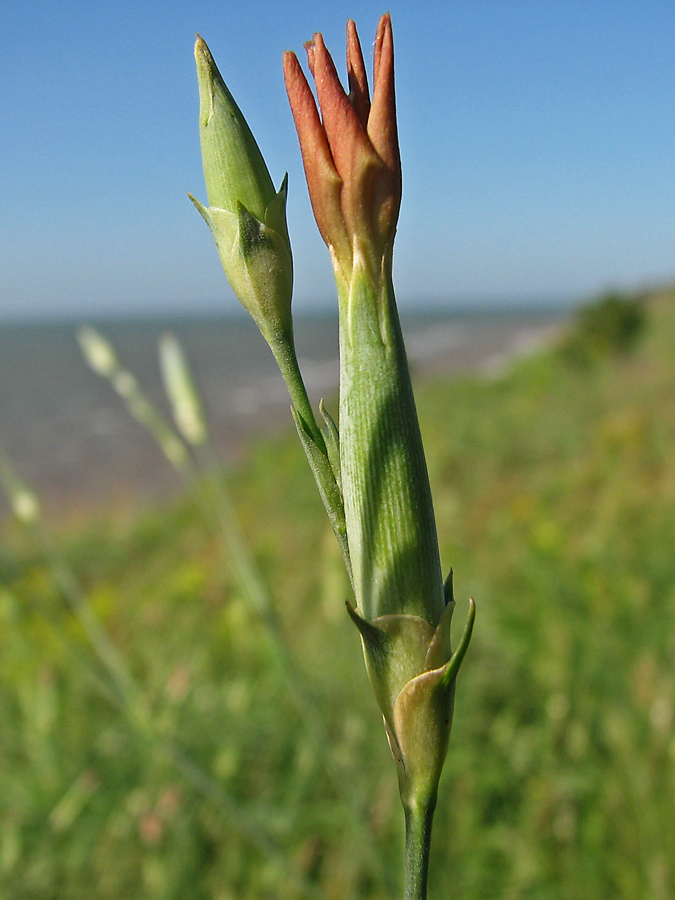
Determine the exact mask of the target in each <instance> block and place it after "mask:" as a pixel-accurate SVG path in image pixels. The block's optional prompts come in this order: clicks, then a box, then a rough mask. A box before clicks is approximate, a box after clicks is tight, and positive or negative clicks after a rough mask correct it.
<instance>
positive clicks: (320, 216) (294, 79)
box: [284, 51, 349, 255]
mask: <svg viewBox="0 0 675 900" xmlns="http://www.w3.org/2000/svg"><path fill="white" fill-rule="evenodd" d="M284 79H285V82H286V92H287V93H288V99H289V101H290V105H291V111H292V113H293V120H294V122H295V127H296V130H297V132H298V138H299V139H300V150H301V152H302V162H303V165H304V168H305V177H306V178H307V186H308V188H309V193H310V198H311V200H312V208H313V210H314V215H315V217H316V221H317V225H318V226H319V231H320V232H321V236H322V237H323V239H324V241H325V242H326V243H327V244H328V245H329V247H334V249H335V252H336V253H337V254H338V255H340V253H344V252H347V253H349V241H348V238H347V234H346V232H345V229H344V222H343V220H342V210H341V207H340V192H341V189H342V181H341V179H340V176H339V175H338V173H337V171H336V169H335V165H334V163H333V157H332V154H331V151H330V147H329V146H328V139H327V138H326V133H325V131H324V130H323V126H322V124H321V120H320V118H319V113H318V111H317V108H316V103H315V102H314V95H313V94H312V91H311V89H310V87H309V85H308V84H307V79H306V78H305V75H304V72H303V71H302V69H301V67H300V63H299V62H298V58H297V57H296V55H295V53H292V52H290V51H289V52H286V53H284Z"/></svg>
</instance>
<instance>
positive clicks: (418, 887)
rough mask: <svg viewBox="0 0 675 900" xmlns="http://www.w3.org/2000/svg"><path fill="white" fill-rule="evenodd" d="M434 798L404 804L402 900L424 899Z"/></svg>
mask: <svg viewBox="0 0 675 900" xmlns="http://www.w3.org/2000/svg"><path fill="white" fill-rule="evenodd" d="M435 808H436V797H435V796H434V797H433V798H432V799H430V800H427V801H426V802H422V803H409V804H407V805H406V804H405V803H404V811H405V887H404V892H403V900H426V896H427V880H428V876H429V848H430V846H431V826H432V823H433V818H434V810H435Z"/></svg>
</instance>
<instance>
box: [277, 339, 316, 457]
mask: <svg viewBox="0 0 675 900" xmlns="http://www.w3.org/2000/svg"><path fill="white" fill-rule="evenodd" d="M268 343H269V345H270V349H271V350H272V353H273V354H274V358H275V360H276V361H277V365H278V366H279V370H280V372H281V374H282V377H283V379H284V381H285V382H286V387H287V388H288V393H289V394H290V396H291V401H292V403H293V406H294V407H295V411H296V412H297V413H298V415H299V416H300V417H301V418H302V419H303V420H304V422H305V424H306V425H307V427H308V429H309V431H310V433H311V435H312V437H313V438H314V440H315V442H316V444H317V446H318V447H319V449H320V450H321V451H322V452H323V453H326V443H325V441H324V438H323V434H322V433H321V429H320V428H319V426H318V425H317V424H316V419H315V418H314V413H313V411H312V404H311V403H310V401H309V397H308V395H307V388H306V387H305V383H304V381H303V380H302V374H301V372H300V366H299V365H298V358H297V356H296V355H295V346H294V341H293V335H292V334H286V335H284V337H283V339H281V340H275V339H272V338H270V339H268Z"/></svg>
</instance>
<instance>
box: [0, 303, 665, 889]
mask: <svg viewBox="0 0 675 900" xmlns="http://www.w3.org/2000/svg"><path fill="white" fill-rule="evenodd" d="M645 311H646V319H645V326H644V328H643V330H642V331H641V332H640V334H639V337H638V340H637V342H636V344H635V346H634V347H633V348H632V349H626V348H625V347H623V345H622V344H621V342H617V341H614V342H612V341H610V342H609V346H604V345H603V344H602V342H601V341H596V342H595V343H593V341H592V340H591V342H590V346H591V349H590V350H588V347H586V345H585V344H584V342H583V340H582V339H580V338H579V335H577V336H576V338H575V339H574V340H570V341H568V342H567V349H566V350H565V351H564V352H563V351H562V350H560V349H559V348H554V349H550V350H546V351H543V352H539V353H537V354H536V355H534V356H531V357H529V358H528V359H526V360H523V361H521V362H518V363H517V364H516V365H514V366H513V367H511V368H510V369H509V370H508V371H505V372H503V373H500V374H498V375H492V376H490V377H489V378H487V377H477V376H476V377H470V378H461V379H454V380H452V381H439V382H438V383H433V384H429V383H427V384H424V385H423V386H421V387H420V388H419V390H418V406H419V411H420V418H421V424H422V432H423V437H424V440H425V446H426V448H427V456H428V463H429V469H430V476H431V482H432V489H433V491H434V498H435V505H436V514H437V519H438V526H439V531H440V540H441V551H442V558H443V561H444V565H445V566H447V567H448V568H449V567H450V566H451V565H452V566H453V568H454V572H455V595H456V598H457V600H458V606H457V611H456V614H455V615H456V618H457V622H456V626H457V631H458V632H459V630H460V628H461V627H462V626H463V623H464V617H465V615H466V599H467V598H468V596H469V595H471V596H473V597H474V598H475V599H476V602H477V605H478V613H477V620H476V628H475V631H474V638H473V641H472V645H471V647H470V648H469V652H468V655H467V658H466V659H465V661H464V664H463V667H462V670H461V673H460V676H459V682H458V689H457V702H456V713H455V725H454V729H453V735H452V739H451V745H450V752H449V756H448V761H447V764H446V769H445V773H444V777H443V782H442V791H441V798H440V801H439V808H438V812H437V819H436V825H435V834H434V843H433V848H432V870H431V887H430V896H431V898H432V900H441V898H443V900H496V898H499V900H675V551H674V544H675V294H673V293H662V294H659V295H657V296H653V297H650V298H649V299H648V301H647V302H646V304H645ZM585 327H586V337H587V336H588V333H590V332H589V327H590V326H589V325H588V321H586V323H585ZM591 330H592V329H591ZM580 333H581V332H580ZM582 337H583V334H582ZM580 347H581V349H580ZM596 351H597V352H596ZM92 377H93V376H92ZM334 405H335V404H333V406H334ZM158 464H159V463H158ZM230 487H231V491H232V493H233V496H234V499H235V506H236V509H237V512H238V515H239V518H240V521H241V525H242V528H243V530H244V533H245V535H246V536H247V538H248V541H249V542H250V545H251V548H252V550H253V554H254V557H255V560H256V562H257V565H258V566H259V568H260V570H261V571H262V573H263V574H264V577H265V580H266V582H267V584H268V586H269V590H270V592H271V595H272V597H273V598H274V606H273V609H274V616H272V617H270V615H269V614H268V612H265V611H263V613H262V614H261V613H260V611H259V610H258V611H257V610H256V609H255V608H254V606H253V605H252V603H251V602H250V597H249V596H248V595H247V594H246V593H245V592H244V591H243V590H242V587H241V579H239V580H238V579H237V578H236V577H235V575H234V574H233V569H232V566H231V565H230V562H231V561H230V560H229V558H228V554H227V553H226V552H225V551H224V550H223V546H222V539H221V537H220V536H219V535H218V533H217V532H214V530H213V528H212V527H211V526H210V525H209V523H208V521H206V520H205V519H204V516H203V514H202V512H201V510H202V509H203V504H200V494H201V495H204V494H205V493H208V492H209V491H210V486H209V485H208V484H203V485H201V486H198V487H197V489H196V490H195V493H194V494H193V495H191V496H187V497H185V498H184V499H182V500H180V501H178V502H174V503H172V504H170V505H165V506H163V507H161V508H157V509H155V510H153V511H151V512H147V511H146V512H144V513H142V514H139V516H138V517H137V518H136V519H134V520H133V521H125V522H120V521H119V520H118V521H116V522H114V521H111V522H105V521H97V522H93V523H91V524H89V525H88V526H87V527H86V528H81V529H77V530H75V531H73V530H72V529H71V530H69V531H68V532H67V533H63V534H57V536H56V538H55V541H56V545H57V549H58V552H59V553H61V554H63V557H64V558H65V560H66V561H67V565H68V566H69V567H70V569H72V571H73V572H74V573H75V574H76V576H77V578H78V579H79V581H80V582H81V584H82V587H83V589H84V592H85V601H84V603H85V604H86V605H85V606H84V607H80V608H79V611H80V616H79V617H78V616H76V615H74V614H73V611H72V608H71V607H69V606H68V604H67V603H65V602H64V599H63V596H62V593H61V592H60V590H59V589H58V587H57V585H56V583H55V580H54V577H53V571H52V569H51V568H50V566H49V565H47V564H46V562H45V560H44V555H43V553H42V551H41V550H40V549H39V548H38V547H37V546H36V544H35V542H34V541H33V539H32V537H31V534H30V533H29V532H28V531H23V530H21V529H20V528H17V527H12V528H11V529H7V530H6V531H5V534H4V541H3V543H2V546H1V547H0V652H1V655H0V898H2V900H57V898H58V900H84V898H87V900H132V898H139V900H140V898H143V900H178V898H181V900H206V898H209V900H253V898H256V900H276V898H284V900H295V898H300V897H309V898H312V897H313V898H316V900H319V898H325V900H347V898H349V900H361V898H362V900H385V898H386V900H389V898H392V897H398V896H399V895H400V893H401V882H402V840H403V827H402V815H401V813H400V809H399V800H398V796H397V787H396V776H395V772H394V766H393V763H392V761H391V759H390V753H389V749H388V747H387V744H386V739H385V736H384V731H383V729H382V726H381V722H380V716H379V714H378V712H377V711H376V704H375V701H374V699H373V698H372V696H371V692H370V688H369V685H368V683H367V679H366V675H365V670H364V666H363V661H362V657H361V649H360V645H359V641H358V639H357V634H356V631H355V629H354V627H353V625H352V624H351V623H350V621H349V619H348V616H347V614H346V612H345V607H344V601H345V599H347V597H348V596H349V593H348V585H347V580H346V576H345V574H344V572H343V570H342V563H341V558H340V554H339V551H338V548H337V545H336V544H335V541H334V538H333V536H332V533H331V532H330V528H329V526H328V524H327V521H326V520H325V514H324V512H323V509H322V507H321V504H320V501H319V498H318V496H317V495H316V491H315V488H314V484H313V482H312V478H311V475H310V473H309V471H308V469H307V465H306V462H305V459H304V457H303V454H302V450H301V448H300V447H299V445H298V443H297V439H296V438H295V435H294V434H293V433H292V426H290V424H289V429H288V435H287V436H286V437H282V438H279V437H278V436H277V437H275V439H274V440H273V441H272V440H269V441H267V442H262V443H260V444H259V445H258V446H256V447H255V449H254V452H253V453H252V454H251V456H250V458H249V459H248V460H247V461H246V463H245V464H243V465H242V466H241V467H239V468H238V469H237V471H235V472H234V473H232V475H231V476H230ZM64 577H65V576H64ZM71 593H72V591H71ZM82 609H84V610H92V611H93V612H94V613H95V615H96V617H97V620H98V621H99V622H100V623H102V624H103V626H104V628H105V632H106V634H107V636H108V638H109V640H110V642H111V646H112V647H113V649H114V650H115V651H116V652H118V653H119V654H120V656H121V658H122V660H123V667H122V668H121V669H120V671H119V672H118V678H117V680H115V679H114V678H113V679H111V677H110V671H109V670H107V669H106V667H105V664H106V657H105V648H106V647H108V646H109V645H108V644H107V643H106V639H105V637H104V638H103V639H102V640H103V644H102V645H101V646H99V647H98V650H97V648H96V647H95V646H93V645H92V641H91V638H92V634H94V636H95V635H96V634H97V632H96V631H95V627H94V631H92V629H91V628H89V630H88V629H87V627H86V624H87V623H86V616H84V617H83V615H82V614H81V613H82ZM83 623H84V625H83ZM102 647H103V651H102ZM107 662H108V664H109V665H112V668H113V670H114V666H115V665H116V664H117V663H119V660H118V659H117V657H113V658H112V662H111V660H110V659H108V660H107Z"/></svg>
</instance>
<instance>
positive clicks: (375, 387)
mask: <svg viewBox="0 0 675 900" xmlns="http://www.w3.org/2000/svg"><path fill="white" fill-rule="evenodd" d="M306 49H307V56H308V64H309V68H310V71H311V73H312V75H313V77H314V81H315V85H316V94H317V99H318V109H317V103H316V102H315V99H314V95H313V93H312V91H311V89H310V86H309V84H308V82H307V79H306V78H305V75H304V73H303V71H302V68H301V66H300V63H299V62H298V60H297V58H296V56H295V54H293V53H286V54H285V55H284V75H285V80H286V89H287V92H288V96H289V100H290V104H291V110H292V113H293V118H294V121H295V125H296V129H297V132H298V136H299V139H300V147H301V151H302V157H303V163H304V168H305V174H306V178H307V184H308V187H309V193H310V199H311V202H312V207H313V210H314V214H315V218H316V221H317V224H318V226H319V230H320V232H321V235H322V236H323V239H324V241H325V242H326V244H327V246H328V248H329V250H330V254H331V259H332V263H333V269H334V273H335V279H336V283H337V292H338V300H339V313H340V316H339V331H340V417H339V432H338V429H337V428H336V426H335V424H334V423H333V421H332V419H330V417H329V416H328V415H327V414H326V413H325V411H324V410H323V405H322V406H321V411H322V415H323V417H324V422H325V426H324V429H323V430H320V429H319V428H318V427H317V425H316V422H315V419H314V416H313V413H312V411H311V408H310V406H309V401H308V400H307V393H306V391H305V389H304V385H303V384H302V378H301V375H300V370H299V367H298V365H297V360H296V359H295V351H294V346H293V334H292V318H291V307H290V291H291V280H290V279H291V276H290V272H291V264H290V245H289V244H288V236H287V232H286V229H285V218H284V220H283V224H280V219H279V204H280V203H281V201H280V199H279V198H280V197H281V196H282V195H283V199H284V201H285V181H284V185H283V186H282V190H281V191H280V192H279V193H278V194H275V193H274V190H273V188H272V182H271V179H270V177H269V174H268V172H267V168H266V166H265V164H264V162H263V160H262V156H261V155H260V151H259V149H258V147H257V145H256V144H255V141H254V139H253V136H252V135H251V133H250V130H249V129H248V126H247V125H246V123H245V121H244V120H243V117H242V115H241V112H240V111H239V109H238V107H236V104H235V103H234V101H233V100H232V98H231V96H230V94H229V92H228V90H227V88H226V87H225V84H224V82H223V80H222V78H221V76H220V74H219V72H218V70H217V68H216V66H215V63H214V62H213V59H212V58H211V55H210V53H209V52H208V49H207V48H206V45H205V44H204V43H203V41H201V39H198V41H197V47H196V57H197V72H198V78H199V83H200V125H201V137H202V154H203V158H204V172H205V177H206V183H207V192H208V195H209V202H210V203H211V204H212V205H211V206H210V207H209V208H208V209H206V208H204V207H202V206H201V205H200V204H196V205H197V207H198V209H199V210H200V212H201V213H202V215H203V216H204V218H205V219H206V221H207V223H208V224H209V226H210V228H211V230H212V232H213V234H214V237H215V239H216V243H217V245H218V249H219V252H220V255H221V260H222V262H223V266H224V267H225V271H226V273H227V275H228V277H229V279H230V283H231V285H232V287H233V289H234V290H235V292H236V293H237V294H238V296H239V299H240V300H241V302H242V303H243V305H244V306H245V307H246V308H247V309H248V310H249V312H250V313H251V315H252V316H253V318H254V319H255V321H256V323H257V324H258V327H259V328H260V330H261V332H262V334H263V336H264V337H265V339H266V340H267V341H268V343H269V345H270V347H271V349H272V352H273V353H274V354H275V357H276V358H277V360H278V361H280V368H281V371H282V374H283V375H284V378H285V379H286V382H287V384H288V386H289V391H290V394H291V398H292V400H293V405H294V418H295V421H296V426H297V428H298V433H299V435H300V437H301V440H302V443H303V446H304V449H305V452H306V453H307V457H308V459H309V461H310V465H311V466H312V469H313V471H314V475H315V478H316V481H317V484H318V486H319V490H320V492H321V496H322V499H323V501H324V504H325V506H326V509H327V511H328V514H329V517H330V520H331V523H332V524H333V529H334V531H335V533H336V535H337V537H338V540H339V541H340V544H341V546H342V549H343V554H344V557H345V561H346V563H347V568H348V571H349V573H350V578H351V583H352V586H353V589H354V595H355V599H356V607H355V608H354V607H352V606H351V605H350V604H348V609H349V613H350V616H351V618H352V619H353V621H354V622H355V624H356V626H357V627H358V629H359V632H360V635H361V638H362V642H363V649H364V654H365V659H366V666H367V669H368V674H369V677H370V681H371V684H372V686H373V689H374V692H375V696H376V698H377V701H378V703H379V705H380V708H381V710H382V714H383V717H384V723H385V729H386V733H387V737H388V739H389V744H390V746H391V750H392V753H393V756H394V760H395V762H396V766H397V770H398V778H399V788H400V792H401V798H402V801H403V807H404V811H405V821H406V885H405V897H406V900H423V898H424V897H426V886H427V875H428V861H429V843H430V838H431V824H432V818H433V812H434V808H435V805H436V797H437V792H438V783H439V778H440V774H441V769H442V767H443V762H444V760H445V755H446V750H447V745H448V738H449V734H450V727H451V723H452V711H453V703H454V690H455V679H456V675H457V670H458V668H459V665H460V663H461V661H462V659H463V656H464V654H465V652H466V648H467V646H468V642H469V639H470V636H471V630H472V627H473V619H474V604H473V601H470V611H469V618H468V622H467V626H466V629H465V631H464V635H463V637H462V639H461V641H460V644H459V648H458V649H457V651H456V652H455V653H453V652H452V650H451V645H450V620H451V617H452V612H453V609H454V598H453V594H452V578H451V577H450V578H448V580H447V581H446V583H445V584H444V583H443V577H442V572H441V564H440V557H439V551H438V539H437V535H436V525H435V519H434V512H433V505H432V500H431V491H430V487H429V478H428V474H427V468H426V462H425V458H424V452H423V448H422V440H421V435H420V430H419V424H418V420H417V412H416V409H415V402H414V398H413V392H412V385H411V381H410V374H409V369H408V364H407V359H406V354H405V348H404V344H403V336H402V333H401V326H400V322H399V317H398V312H397V309H396V301H395V297H394V289H393V282H392V258H393V245H394V236H395V232H396V224H397V220H398V213H399V207H400V202H401V165H400V158H399V148H398V137H397V125H396V109H395V93H394V56H393V40H392V30H391V21H390V18H389V16H388V15H385V16H383V17H382V18H381V19H380V22H379V25H378V29H377V35H376V38H375V49H374V73H373V94H372V101H371V97H370V92H369V88H368V79H367V75H366V68H365V65H364V60H363V54H362V51H361V46H360V43H359V39H358V35H357V32H356V27H355V25H354V23H353V22H351V21H350V22H349V23H348V26H347V70H348V78H349V93H347V92H346V91H345V90H344V89H343V87H342V85H341V83H340V80H339V78H338V75H337V72H336V69H335V65H334V63H333V60H332V58H331V56H330V54H329V53H328V51H327V50H326V47H325V45H324V42H323V38H322V36H321V35H320V34H315V35H314V38H313V40H312V41H310V42H309V43H308V44H307V45H306ZM275 217H276V218H275ZM242 273H243V274H242ZM278 273H285V274H284V275H283V277H279V275H278Z"/></svg>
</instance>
